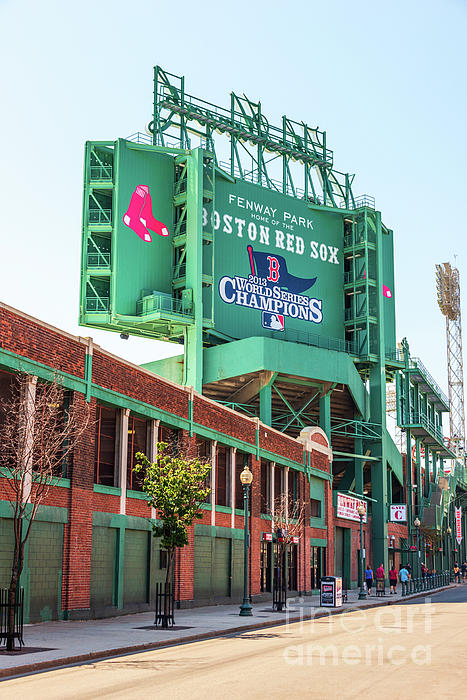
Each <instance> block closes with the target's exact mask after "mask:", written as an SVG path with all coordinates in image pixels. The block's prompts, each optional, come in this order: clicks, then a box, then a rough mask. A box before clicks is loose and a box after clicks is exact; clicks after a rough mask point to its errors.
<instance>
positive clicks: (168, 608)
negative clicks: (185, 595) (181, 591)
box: [154, 583, 175, 629]
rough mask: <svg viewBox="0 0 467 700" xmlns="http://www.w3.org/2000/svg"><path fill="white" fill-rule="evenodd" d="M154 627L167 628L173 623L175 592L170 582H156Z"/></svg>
mask: <svg viewBox="0 0 467 700" xmlns="http://www.w3.org/2000/svg"><path fill="white" fill-rule="evenodd" d="M155 603H156V611H155V612H156V615H155V618H154V624H155V625H156V627H162V629H167V628H168V627H173V626H174V624H175V617H174V608H175V592H174V590H173V588H172V586H171V584H170V583H156V600H155Z"/></svg>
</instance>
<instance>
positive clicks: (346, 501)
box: [336, 493, 367, 523]
mask: <svg viewBox="0 0 467 700" xmlns="http://www.w3.org/2000/svg"><path fill="white" fill-rule="evenodd" d="M359 506H363V507H364V508H365V515H364V516H363V522H364V523H366V516H367V503H366V501H361V500H360V499H358V498H355V497H354V496H347V495H346V494H345V493H338V494H337V513H336V517H337V518H345V520H356V521H357V522H359V521H360V516H359V514H358V510H357V509H358V507H359Z"/></svg>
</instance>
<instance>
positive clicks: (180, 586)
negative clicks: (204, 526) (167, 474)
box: [175, 430, 196, 602]
mask: <svg viewBox="0 0 467 700" xmlns="http://www.w3.org/2000/svg"><path fill="white" fill-rule="evenodd" d="M181 440H182V445H183V447H182V449H183V452H184V454H185V455H187V457H195V456H196V436H195V435H193V436H192V437H190V434H189V433H188V431H186V430H183V431H182V435H181ZM176 563H177V565H176V570H175V592H176V599H177V601H178V602H181V601H184V600H193V599H194V597H195V595H194V583H193V579H194V565H195V526H194V524H193V525H191V526H190V527H189V528H188V544H187V545H186V546H185V547H183V549H179V550H178V552H177V559H176Z"/></svg>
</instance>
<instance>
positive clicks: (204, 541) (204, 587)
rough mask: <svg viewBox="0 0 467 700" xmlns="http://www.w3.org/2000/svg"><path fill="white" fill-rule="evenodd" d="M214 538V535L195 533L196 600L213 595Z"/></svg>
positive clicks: (206, 598)
mask: <svg viewBox="0 0 467 700" xmlns="http://www.w3.org/2000/svg"><path fill="white" fill-rule="evenodd" d="M212 540H213V538H212V537H206V536H204V535H195V564H194V596H195V600H209V598H210V597H211V565H212Z"/></svg>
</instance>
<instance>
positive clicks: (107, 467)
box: [94, 406, 117, 486]
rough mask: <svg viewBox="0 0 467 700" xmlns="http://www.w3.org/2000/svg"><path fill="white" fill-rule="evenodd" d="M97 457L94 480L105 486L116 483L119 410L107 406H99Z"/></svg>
mask: <svg viewBox="0 0 467 700" xmlns="http://www.w3.org/2000/svg"><path fill="white" fill-rule="evenodd" d="M96 433H97V435H96V459H95V467H94V481H95V483H96V484H102V485H103V486H115V485H116V481H117V480H116V460H115V437H116V434H117V411H116V409H115V408H108V407H107V406H98V407H97V423H96Z"/></svg>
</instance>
